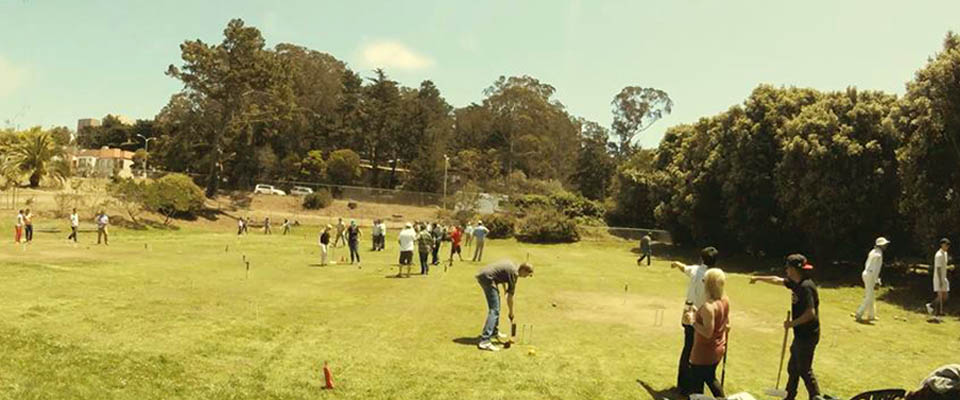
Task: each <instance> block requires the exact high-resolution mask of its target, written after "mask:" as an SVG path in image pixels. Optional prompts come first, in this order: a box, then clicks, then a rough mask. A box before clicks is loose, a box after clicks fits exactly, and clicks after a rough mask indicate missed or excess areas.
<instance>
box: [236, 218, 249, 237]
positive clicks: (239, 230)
mask: <svg viewBox="0 0 960 400" xmlns="http://www.w3.org/2000/svg"><path fill="white" fill-rule="evenodd" d="M246 224H247V223H246V221H244V220H243V217H240V218H237V236H240V235H243V231H244V229H245V227H246Z"/></svg>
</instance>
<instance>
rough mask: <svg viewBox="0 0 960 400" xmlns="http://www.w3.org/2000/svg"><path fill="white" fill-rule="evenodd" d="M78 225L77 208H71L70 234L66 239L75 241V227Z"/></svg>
mask: <svg viewBox="0 0 960 400" xmlns="http://www.w3.org/2000/svg"><path fill="white" fill-rule="evenodd" d="M79 226H80V216H78V215H77V209H76V208H74V209H73V213H71V214H70V236H67V240H73V242H74V243H76V242H77V228H78V227H79Z"/></svg>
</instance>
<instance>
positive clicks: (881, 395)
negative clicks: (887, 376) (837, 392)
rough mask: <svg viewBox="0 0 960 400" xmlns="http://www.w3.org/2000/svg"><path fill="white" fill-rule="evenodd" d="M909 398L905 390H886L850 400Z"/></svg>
mask: <svg viewBox="0 0 960 400" xmlns="http://www.w3.org/2000/svg"><path fill="white" fill-rule="evenodd" d="M906 396H907V391H906V390H903V389H884V390H874V391H870V392H864V393H860V394H858V395H856V396H853V398H852V399H850V400H899V399H903V398H904V397H906Z"/></svg>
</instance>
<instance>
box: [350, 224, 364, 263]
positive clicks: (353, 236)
mask: <svg viewBox="0 0 960 400" xmlns="http://www.w3.org/2000/svg"><path fill="white" fill-rule="evenodd" d="M362 236H363V232H361V231H360V227H359V226H358V225H357V221H350V227H349V228H347V246H349V247H350V265H353V260H354V259H356V260H357V264H360V238H361V237H362Z"/></svg>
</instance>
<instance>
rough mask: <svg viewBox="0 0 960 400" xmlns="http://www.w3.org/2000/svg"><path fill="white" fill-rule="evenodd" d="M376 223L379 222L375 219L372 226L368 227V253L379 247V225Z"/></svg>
mask: <svg viewBox="0 0 960 400" xmlns="http://www.w3.org/2000/svg"><path fill="white" fill-rule="evenodd" d="M378 222H380V220H378V219H375V220H373V224H372V225H370V244H371V247H370V251H377V247H378V246H379V243H378V242H377V241H378V240H380V225H379V224H378Z"/></svg>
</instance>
